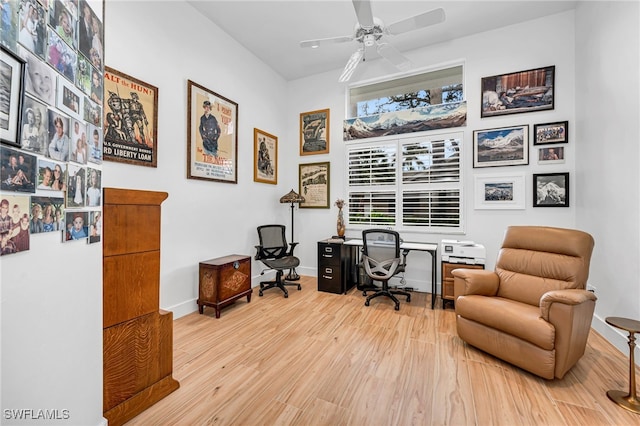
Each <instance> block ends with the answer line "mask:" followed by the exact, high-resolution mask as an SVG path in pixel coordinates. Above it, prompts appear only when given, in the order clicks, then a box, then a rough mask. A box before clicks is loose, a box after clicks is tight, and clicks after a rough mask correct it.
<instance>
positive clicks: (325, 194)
mask: <svg viewBox="0 0 640 426" xmlns="http://www.w3.org/2000/svg"><path fill="white" fill-rule="evenodd" d="M329 166H330V164H329V162H328V161H326V162H323V163H310V164H300V166H299V175H298V185H299V188H298V191H299V192H298V193H299V194H300V195H302V196H303V197H304V199H305V201H304V203H300V208H301V209H313V208H315V209H328V208H329V188H330V186H329V180H330V179H329V177H330V173H329V171H330V169H329Z"/></svg>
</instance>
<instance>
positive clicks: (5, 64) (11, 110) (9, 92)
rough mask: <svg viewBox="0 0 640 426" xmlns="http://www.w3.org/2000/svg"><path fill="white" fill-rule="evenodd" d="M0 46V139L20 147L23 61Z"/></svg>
mask: <svg viewBox="0 0 640 426" xmlns="http://www.w3.org/2000/svg"><path fill="white" fill-rule="evenodd" d="M0 48H1V49H2V60H0V141H2V142H4V143H6V144H8V145H12V146H15V147H20V124H21V122H22V119H21V118H22V117H21V110H22V98H23V96H24V74H25V61H24V60H23V59H22V58H20V57H18V56H16V55H14V54H13V53H12V52H10V51H9V50H7V49H5V48H4V47H2V46H0Z"/></svg>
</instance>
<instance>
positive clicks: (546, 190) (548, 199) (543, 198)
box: [533, 173, 569, 207]
mask: <svg viewBox="0 0 640 426" xmlns="http://www.w3.org/2000/svg"><path fill="white" fill-rule="evenodd" d="M533 207H569V173H540V174H534V175H533Z"/></svg>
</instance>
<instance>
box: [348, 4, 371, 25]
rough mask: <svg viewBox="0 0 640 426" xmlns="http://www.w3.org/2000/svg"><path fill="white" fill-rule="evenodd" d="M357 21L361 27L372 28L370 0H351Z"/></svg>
mask: <svg viewBox="0 0 640 426" xmlns="http://www.w3.org/2000/svg"><path fill="white" fill-rule="evenodd" d="M352 1H353V8H354V9H355V10H356V16H357V18H358V22H359V23H360V26H361V27H362V28H373V12H372V11H371V1H370V0H352Z"/></svg>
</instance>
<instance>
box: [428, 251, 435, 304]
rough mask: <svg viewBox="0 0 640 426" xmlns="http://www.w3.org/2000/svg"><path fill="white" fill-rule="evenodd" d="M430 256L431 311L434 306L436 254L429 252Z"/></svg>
mask: <svg viewBox="0 0 640 426" xmlns="http://www.w3.org/2000/svg"><path fill="white" fill-rule="evenodd" d="M429 254H431V309H433V307H434V306H435V304H436V267H437V265H436V257H437V256H436V254H437V252H436V251H434V252H429Z"/></svg>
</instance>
